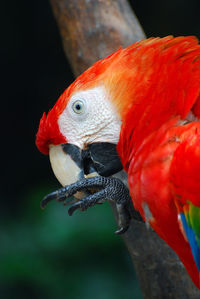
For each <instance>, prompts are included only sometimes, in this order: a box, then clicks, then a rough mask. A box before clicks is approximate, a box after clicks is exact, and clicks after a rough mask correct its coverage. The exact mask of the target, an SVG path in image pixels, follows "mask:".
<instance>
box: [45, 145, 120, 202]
mask: <svg viewBox="0 0 200 299" xmlns="http://www.w3.org/2000/svg"><path fill="white" fill-rule="evenodd" d="M49 157H50V162H51V166H52V169H53V172H54V174H55V176H56V178H57V179H58V181H59V182H60V183H61V185H62V186H67V185H70V184H72V183H75V182H77V181H79V180H81V179H83V178H88V177H91V176H97V175H100V176H110V175H112V174H114V173H117V172H118V171H120V170H121V169H122V164H121V161H120V158H119V156H118V154H117V151H116V144H112V143H107V142H103V143H101V142H97V143H93V144H89V145H88V147H87V149H84V150H81V149H80V148H79V147H78V146H76V145H73V144H70V143H65V144H60V145H52V146H50V149H49ZM78 193H80V192H77V194H76V195H75V196H76V197H77V198H82V197H83V194H82V195H81V194H78ZM81 193H82V192H81Z"/></svg>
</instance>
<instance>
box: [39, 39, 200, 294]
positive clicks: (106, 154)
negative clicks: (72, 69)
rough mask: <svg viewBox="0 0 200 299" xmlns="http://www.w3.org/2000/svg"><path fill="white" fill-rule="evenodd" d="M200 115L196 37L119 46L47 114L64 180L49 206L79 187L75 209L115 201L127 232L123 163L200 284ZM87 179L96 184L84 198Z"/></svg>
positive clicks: (45, 149) (140, 202) (149, 219)
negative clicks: (120, 174)
mask: <svg viewBox="0 0 200 299" xmlns="http://www.w3.org/2000/svg"><path fill="white" fill-rule="evenodd" d="M199 117H200V45H199V44H198V40H197V39H196V38H195V37H176V38H173V37H172V36H168V37H165V38H161V39H160V38H149V39H147V40H143V41H140V42H136V43H134V44H133V45H131V46H129V47H128V48H126V49H119V50H118V51H116V52H115V53H113V54H112V55H110V56H108V57H107V58H105V59H103V60H100V61H98V62H97V63H95V64H94V65H93V66H92V67H91V68H89V69H88V70H87V71H85V72H84V73H83V74H82V75H81V76H79V77H78V78H77V79H76V80H75V81H74V83H72V84H71V85H70V86H69V87H68V88H67V89H66V90H65V91H64V93H63V94H62V95H61V96H60V98H59V99H58V101H57V103H56V104H55V106H54V107H53V108H52V110H50V111H49V113H48V114H47V116H46V114H45V113H44V114H43V117H42V118H41V121H40V125H39V130H38V133H37V137H36V144H37V147H38V149H39V150H40V151H41V152H42V153H44V154H49V156H50V161H51V164H52V168H53V171H54V173H55V175H56V177H57V178H58V180H59V181H60V182H61V184H62V185H63V186H64V187H63V188H62V189H60V190H58V191H55V192H53V193H51V194H50V195H48V196H47V197H45V199H44V200H43V202H42V205H43V206H44V205H45V204H46V203H47V202H48V201H50V200H51V199H57V200H58V201H66V202H67V199H66V198H68V197H70V196H71V195H74V194H75V196H76V198H77V199H76V200H75V202H70V201H69V203H73V205H72V207H71V208H70V210H69V213H70V214H72V213H73V212H74V211H75V210H76V209H77V208H79V209H81V210H85V209H87V208H88V207H90V206H92V205H94V204H96V203H100V202H103V201H104V200H105V199H110V200H115V201H116V203H117V206H118V210H119V211H120V213H121V216H122V217H121V228H120V229H119V231H118V232H123V231H125V230H126V228H127V227H128V224H129V216H128V214H126V205H127V202H128V201H129V194H128V190H127V189H126V187H125V186H124V185H123V184H122V183H121V181H120V180H118V179H115V178H110V176H111V175H112V174H114V173H116V172H118V171H120V170H121V169H122V167H123V169H124V170H125V171H126V172H127V173H128V183H129V192H130V196H131V199H132V202H133V205H134V208H135V209H136V210H138V211H139V212H140V214H141V216H142V218H143V219H144V221H145V222H146V223H147V224H150V225H151V227H152V228H153V229H154V230H155V231H156V232H157V233H158V235H159V236H160V237H161V238H162V239H163V240H165V241H166V242H167V243H168V244H169V245H170V246H171V248H172V249H173V250H174V251H175V252H176V253H177V254H178V256H179V257H180V259H181V261H182V262H183V264H184V265H185V267H186V269H187V271H188V273H189V274H190V276H191V278H192V280H193V282H194V283H195V284H196V286H197V287H198V288H200V283H199V273H200V122H199ZM91 173H92V175H91ZM94 173H95V177H90V176H93V174H94ZM97 175H99V176H97ZM89 177H90V178H89ZM65 186H66V187H65ZM87 188H89V189H91V188H93V189H95V193H93V194H90V193H89V194H88V193H86V194H85V197H84V198H82V196H83V194H84V193H83V192H82V193H81V192H80V191H83V190H85V189H87ZM77 191H79V192H77Z"/></svg>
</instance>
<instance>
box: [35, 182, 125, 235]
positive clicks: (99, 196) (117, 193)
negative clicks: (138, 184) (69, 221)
mask: <svg viewBox="0 0 200 299" xmlns="http://www.w3.org/2000/svg"><path fill="white" fill-rule="evenodd" d="M88 188H89V189H90V190H93V189H94V190H95V191H96V193H93V194H89V195H88V194H86V197H84V198H83V199H82V200H79V201H78V200H77V199H76V200H73V199H70V200H67V199H68V198H70V197H72V196H73V195H74V194H75V193H76V192H77V191H84V190H87V189H88ZM97 190H98V191H97ZM52 200H56V201H59V202H63V201H64V205H68V204H72V206H71V207H70V208H69V210H68V214H69V215H70V216H71V215H73V213H74V212H75V211H76V210H77V209H80V210H81V211H85V210H87V209H88V208H89V207H92V206H94V205H95V204H101V203H103V202H104V201H105V200H109V201H113V202H115V203H116V206H117V211H118V216H119V229H118V230H117V231H116V234H123V233H124V232H126V231H127V229H128V227H129V224H130V219H131V216H130V212H129V210H128V208H127V206H128V204H129V202H130V195H129V191H128V188H127V187H126V186H125V185H124V184H123V183H122V181H121V180H119V179H117V178H110V177H108V178H107V177H101V176H96V177H92V178H88V179H83V180H80V181H78V182H76V183H74V184H71V185H69V186H66V187H63V188H61V189H59V190H57V191H55V192H52V193H50V194H48V195H47V196H45V197H44V199H43V200H42V202H41V207H42V208H44V207H45V206H46V205H47V204H48V203H49V202H50V201H52Z"/></svg>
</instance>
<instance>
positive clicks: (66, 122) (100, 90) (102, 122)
mask: <svg viewBox="0 0 200 299" xmlns="http://www.w3.org/2000/svg"><path fill="white" fill-rule="evenodd" d="M58 125H59V128H60V131H61V133H62V134H63V135H64V136H65V137H66V139H67V141H68V142H69V143H72V144H74V145H77V146H78V147H79V148H81V149H83V148H84V147H85V146H86V145H87V144H90V143H94V142H110V143H114V144H117V142H118V140H119V134H120V127H121V120H120V117H119V115H118V113H117V111H116V109H115V107H114V105H112V102H111V101H110V100H109V96H108V94H107V93H106V90H105V88H104V87H103V86H99V87H96V88H93V89H88V90H85V91H80V92H77V93H75V94H73V96H72V97H71V99H70V100H69V102H68V104H67V106H66V108H65V110H64V111H63V113H62V114H61V115H60V117H59V119H58Z"/></svg>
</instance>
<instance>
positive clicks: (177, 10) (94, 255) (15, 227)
mask: <svg viewBox="0 0 200 299" xmlns="http://www.w3.org/2000/svg"><path fill="white" fill-rule="evenodd" d="M131 5H132V6H133V7H134V10H135V13H136V15H137V17H138V18H139V20H140V22H141V24H142V26H143V28H144V31H145V33H146V34H147V36H148V37H150V36H165V35H168V34H173V35H175V36H177V35H196V36H197V37H200V21H199V11H200V10H199V9H200V1H199V0H196V1H195V0H187V1H186V0H185V1H183V0H173V1H172V0H170V1H158V0H157V1H142V0H135V1H131ZM0 13H1V37H0V40H1V49H0V51H1V52H0V53H1V71H2V80H1V82H2V88H1V91H2V92H1V104H2V108H1V162H2V163H1V170H2V171H1V183H2V186H1V208H0V298H27V297H29V298H59V299H60V298H83V299H85V298H93V297H95V298H105V299H106V298H108V299H110V298H116V299H118V298H122V297H124V298H133V297H134V298H136V299H137V298H142V297H141V294H140V291H139V287H138V283H137V281H136V277H135V273H134V270H133V269H132V264H131V261H130V258H129V256H128V253H127V252H126V249H125V248H124V245H123V243H122V242H121V239H120V237H117V236H115V235H114V234H113V232H114V230H115V228H116V226H115V223H114V220H113V216H112V214H111V212H110V209H109V207H108V205H106V204H105V205H104V206H101V207H97V208H96V207H95V208H93V209H91V210H90V211H88V212H87V213H84V214H81V213H79V212H77V213H75V215H74V217H72V218H70V217H68V215H67V211H66V208H63V207H62V206H61V205H56V204H54V203H52V204H51V205H49V206H48V207H47V209H46V210H45V211H42V210H41V209H40V206H39V205H40V200H41V199H42V197H43V196H44V195H45V194H46V193H48V192H50V191H53V190H54V189H55V188H58V187H59V184H58V183H57V181H56V179H55V178H54V176H53V173H52V171H51V168H50V164H49V161H48V157H45V156H43V155H42V154H40V153H39V152H38V151H37V149H36V147H35V144H34V142H35V134H36V132H37V127H38V123H39V119H40V117H41V115H42V113H43V111H48V110H49V109H50V108H51V107H52V106H53V104H54V103H55V101H56V100H57V99H58V97H59V95H60V94H61V93H62V92H63V91H64V89H65V88H66V87H67V86H68V85H69V84H70V83H71V82H72V81H73V75H72V73H71V70H70V67H69V65H68V62H67V60H66V58H65V56H64V52H63V50H62V44H61V39H60V36H59V32H58V29H57V25H56V22H55V20H54V17H53V15H52V11H51V7H50V4H49V2H48V1H47V0H43V1H39V0H35V1H25V0H21V1H14V0H11V1H7V2H6V1H4V2H2V3H1V10H0ZM94 294H95V295H94Z"/></svg>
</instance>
